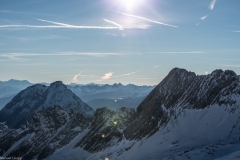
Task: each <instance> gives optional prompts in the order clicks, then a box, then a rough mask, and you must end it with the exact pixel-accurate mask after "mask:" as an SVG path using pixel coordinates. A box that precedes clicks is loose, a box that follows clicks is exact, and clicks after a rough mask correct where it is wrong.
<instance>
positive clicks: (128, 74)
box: [113, 72, 136, 77]
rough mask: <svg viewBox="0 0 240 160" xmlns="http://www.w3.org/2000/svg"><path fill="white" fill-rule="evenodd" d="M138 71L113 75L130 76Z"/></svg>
mask: <svg viewBox="0 0 240 160" xmlns="http://www.w3.org/2000/svg"><path fill="white" fill-rule="evenodd" d="M135 73H136V72H131V73H127V74H121V75H117V76H113V77H124V76H130V75H132V74H135Z"/></svg>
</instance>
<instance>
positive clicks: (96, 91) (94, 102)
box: [0, 80, 154, 110]
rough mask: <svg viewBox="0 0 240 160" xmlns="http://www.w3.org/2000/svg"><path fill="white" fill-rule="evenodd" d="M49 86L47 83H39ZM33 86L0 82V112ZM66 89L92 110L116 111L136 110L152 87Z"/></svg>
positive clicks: (79, 87) (77, 86) (28, 83)
mask: <svg viewBox="0 0 240 160" xmlns="http://www.w3.org/2000/svg"><path fill="white" fill-rule="evenodd" d="M40 84H43V85H45V86H49V85H50V84H48V83H40ZM31 85H33V84H32V83H30V82H28V81H26V80H24V81H19V80H9V81H5V82H1V81H0V110H1V109H2V108H3V107H4V106H5V105H6V104H7V103H8V102H10V101H11V100H12V98H13V97H14V96H15V95H16V94H17V93H19V92H20V91H22V90H23V89H25V88H27V87H29V86H31ZM67 88H68V89H70V90H71V91H72V92H73V93H75V94H76V95H77V96H78V97H80V98H81V99H82V100H83V101H84V102H86V103H87V104H88V105H90V106H91V107H92V108H94V109H97V108H100V107H104V106H106V107H108V108H111V109H117V108H119V107H123V106H126V107H132V108H136V107H137V106H138V105H139V104H140V103H141V101H142V100H143V99H144V98H145V97H146V96H147V95H148V94H149V92H150V91H151V90H152V89H153V88H154V86H137V85H133V84H128V85H126V86H125V85H122V84H121V83H118V84H116V83H115V84H113V85H108V84H105V85H100V84H95V83H90V84H86V85H82V84H74V83H72V84H70V85H67Z"/></svg>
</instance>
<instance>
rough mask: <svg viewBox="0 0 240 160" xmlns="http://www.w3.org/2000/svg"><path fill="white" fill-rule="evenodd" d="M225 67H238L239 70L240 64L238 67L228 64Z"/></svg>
mask: <svg viewBox="0 0 240 160" xmlns="http://www.w3.org/2000/svg"><path fill="white" fill-rule="evenodd" d="M223 66H225V67H237V68H239V67H240V64H237V65H231V64H226V65H223Z"/></svg>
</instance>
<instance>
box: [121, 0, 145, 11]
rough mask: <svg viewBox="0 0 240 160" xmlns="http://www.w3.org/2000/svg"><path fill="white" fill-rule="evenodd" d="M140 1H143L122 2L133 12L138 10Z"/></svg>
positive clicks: (128, 0)
mask: <svg viewBox="0 0 240 160" xmlns="http://www.w3.org/2000/svg"><path fill="white" fill-rule="evenodd" d="M140 1H141V0H120V2H121V3H122V5H123V6H124V7H125V8H126V9H128V10H133V9H134V8H136V7H137V6H138V5H139V3H140Z"/></svg>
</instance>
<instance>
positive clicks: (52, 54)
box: [0, 52, 124, 59]
mask: <svg viewBox="0 0 240 160" xmlns="http://www.w3.org/2000/svg"><path fill="white" fill-rule="evenodd" d="M81 55H82V56H92V57H103V56H121V55H124V54H121V53H101V52H99V53H90V52H58V53H49V54H41V53H0V57H7V58H10V59H20V58H19V57H32V56H81Z"/></svg>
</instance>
